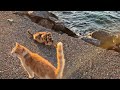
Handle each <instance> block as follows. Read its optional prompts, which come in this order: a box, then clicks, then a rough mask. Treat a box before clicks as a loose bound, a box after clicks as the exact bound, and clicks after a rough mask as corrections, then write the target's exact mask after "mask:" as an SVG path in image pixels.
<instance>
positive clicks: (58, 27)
mask: <svg viewBox="0 0 120 90" xmlns="http://www.w3.org/2000/svg"><path fill="white" fill-rule="evenodd" d="M30 12H31V11H30ZM15 14H19V15H21V16H24V15H26V16H27V17H29V18H30V19H31V21H33V22H35V23H37V24H38V25H41V26H43V27H45V28H48V29H52V30H54V31H56V32H58V33H60V34H63V33H66V34H68V35H69V36H72V37H75V38H78V35H76V34H75V33H74V32H73V31H71V30H70V29H68V28H67V27H66V26H65V25H64V23H63V22H60V20H58V18H57V16H56V15H54V14H52V13H49V12H47V11H33V12H32V13H29V11H28V12H27V11H26V12H24V11H23V12H20V11H19V12H15Z"/></svg>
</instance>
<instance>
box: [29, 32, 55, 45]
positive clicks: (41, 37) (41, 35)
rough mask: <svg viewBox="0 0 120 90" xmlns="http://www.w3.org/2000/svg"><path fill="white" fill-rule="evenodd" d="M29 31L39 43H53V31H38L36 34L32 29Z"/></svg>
mask: <svg viewBox="0 0 120 90" xmlns="http://www.w3.org/2000/svg"><path fill="white" fill-rule="evenodd" d="M28 33H29V34H30V35H31V36H32V37H33V39H34V40H35V41H37V42H39V43H44V44H45V45H53V37H52V33H51V32H37V33H35V34H31V33H30V31H28Z"/></svg>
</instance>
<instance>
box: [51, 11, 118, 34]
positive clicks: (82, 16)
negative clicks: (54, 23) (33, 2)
mask: <svg viewBox="0 0 120 90" xmlns="http://www.w3.org/2000/svg"><path fill="white" fill-rule="evenodd" d="M53 13H54V14H56V15H57V16H58V17H60V19H62V20H63V21H64V23H65V25H66V26H67V27H69V28H70V29H71V30H73V31H74V32H75V33H77V34H78V33H81V32H83V33H87V32H89V31H90V30H92V29H104V28H106V27H111V26H113V25H114V24H117V23H120V12H119V11H53Z"/></svg>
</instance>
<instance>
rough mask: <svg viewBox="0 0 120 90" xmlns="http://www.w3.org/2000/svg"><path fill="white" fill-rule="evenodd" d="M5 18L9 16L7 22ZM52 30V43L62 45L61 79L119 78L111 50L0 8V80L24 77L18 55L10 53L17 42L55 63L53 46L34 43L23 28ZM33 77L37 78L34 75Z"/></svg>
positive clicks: (117, 57)
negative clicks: (60, 43)
mask: <svg viewBox="0 0 120 90" xmlns="http://www.w3.org/2000/svg"><path fill="white" fill-rule="evenodd" d="M7 19H12V20H13V23H12V24H10V23H9V22H8V20H7ZM28 29H30V30H31V32H33V33H35V32H37V31H49V32H52V34H53V38H54V40H55V42H62V43H63V45H64V55H65V69H64V76H63V78H64V79H120V54H119V53H117V52H114V51H111V50H109V51H108V50H105V49H101V48H98V47H95V46H93V45H91V44H88V43H86V42H84V41H82V40H81V39H79V38H74V37H71V36H68V35H66V34H62V35H61V34H58V33H57V32H54V31H53V30H51V29H46V28H44V27H42V26H40V25H37V24H36V23H34V22H32V21H31V20H30V19H29V18H25V17H22V16H19V15H15V14H12V11H0V79H27V78H28V75H27V73H26V71H24V69H23V68H22V67H21V64H20V61H19V59H18V58H16V57H13V56H11V54H10V52H11V50H12V48H13V47H14V46H15V42H18V43H20V44H22V45H24V46H25V47H27V48H28V49H30V50H31V51H33V52H35V53H38V54H39V55H41V56H43V57H44V58H46V59H48V60H49V61H50V62H51V63H52V64H53V65H55V66H56V63H57V61H56V49H55V48H54V47H50V46H44V45H43V44H37V43H35V42H34V41H33V40H31V39H30V38H29V35H28V34H27V30H28ZM35 78H36V79H37V78H38V77H36V76H35Z"/></svg>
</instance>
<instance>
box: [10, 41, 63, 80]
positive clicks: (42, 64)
mask: <svg viewBox="0 0 120 90" xmlns="http://www.w3.org/2000/svg"><path fill="white" fill-rule="evenodd" d="M56 52H57V68H55V67H54V66H53V65H52V64H51V63H50V62H49V61H48V60H46V59H45V58H43V57H42V56H40V55H38V54H37V53H33V52H31V51H30V50H29V49H27V48H26V47H24V46H22V45H20V44H19V43H17V42H16V46H15V47H14V48H13V49H12V52H11V53H12V54H14V55H16V56H17V57H18V58H19V59H20V62H21V64H22V66H23V67H24V69H25V70H26V71H27V73H28V75H29V78H30V79H31V78H33V77H34V74H36V75H37V76H38V77H39V78H40V79H62V77H63V70H64V66H65V59H64V53H63V43H62V42H59V43H58V44H57V47H56Z"/></svg>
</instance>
